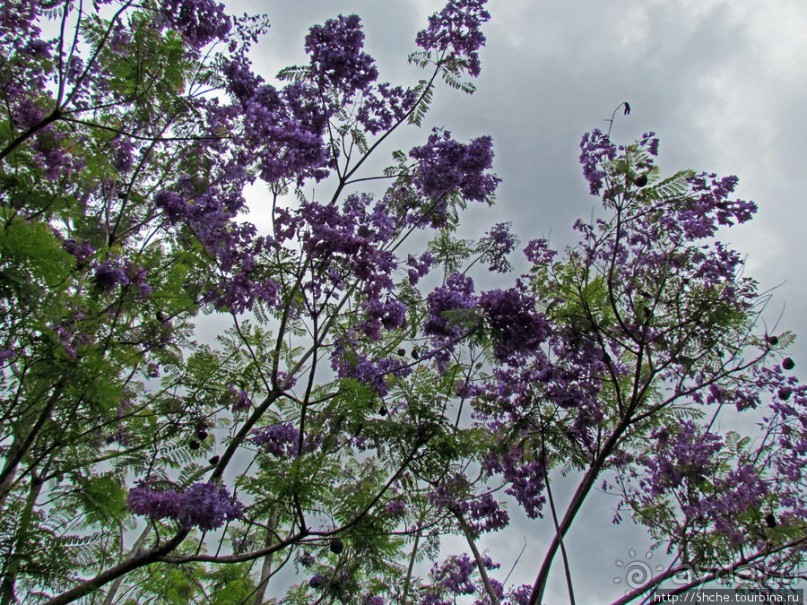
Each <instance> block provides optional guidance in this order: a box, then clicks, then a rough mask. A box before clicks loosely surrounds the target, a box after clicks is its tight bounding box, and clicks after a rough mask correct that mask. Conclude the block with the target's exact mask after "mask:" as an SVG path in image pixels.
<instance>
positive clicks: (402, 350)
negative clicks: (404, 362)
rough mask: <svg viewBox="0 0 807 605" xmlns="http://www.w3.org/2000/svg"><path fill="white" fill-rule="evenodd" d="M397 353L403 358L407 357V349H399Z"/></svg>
mask: <svg viewBox="0 0 807 605" xmlns="http://www.w3.org/2000/svg"><path fill="white" fill-rule="evenodd" d="M397 352H398V355H399V356H401V357H403V356H404V355H406V349H398V351H397Z"/></svg>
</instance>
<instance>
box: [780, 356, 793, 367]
mask: <svg viewBox="0 0 807 605" xmlns="http://www.w3.org/2000/svg"><path fill="white" fill-rule="evenodd" d="M782 367H783V368H784V369H785V370H792V369H793V368H795V367H796V362H795V361H793V360H792V359H791V358H790V357H785V358H784V359H783V360H782Z"/></svg>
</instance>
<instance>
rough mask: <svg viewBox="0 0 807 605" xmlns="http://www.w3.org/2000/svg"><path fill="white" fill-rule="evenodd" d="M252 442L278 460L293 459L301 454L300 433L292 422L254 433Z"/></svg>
mask: <svg viewBox="0 0 807 605" xmlns="http://www.w3.org/2000/svg"><path fill="white" fill-rule="evenodd" d="M250 441H252V443H254V444H255V445H258V446H260V447H261V448H262V449H263V450H264V451H266V452H268V453H270V454H272V455H273V456H277V457H278V458H291V457H294V456H296V455H297V453H298V452H299V449H298V448H299V443H300V431H298V430H297V429H296V428H295V426H294V425H293V424H292V423H291V422H281V423H280V424H273V425H271V426H266V427H263V428H259V429H255V430H253V431H252V435H251V437H250Z"/></svg>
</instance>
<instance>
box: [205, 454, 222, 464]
mask: <svg viewBox="0 0 807 605" xmlns="http://www.w3.org/2000/svg"><path fill="white" fill-rule="evenodd" d="M219 460H221V456H213V457H212V458H211V459H210V460H208V462H209V463H210V464H212V465H213V466H216V465H217V464H218V463H219Z"/></svg>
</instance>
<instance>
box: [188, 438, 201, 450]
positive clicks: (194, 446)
mask: <svg viewBox="0 0 807 605" xmlns="http://www.w3.org/2000/svg"><path fill="white" fill-rule="evenodd" d="M188 447H189V448H191V449H192V450H198V449H199V442H198V441H196V439H191V442H190V443H189V444H188Z"/></svg>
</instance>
